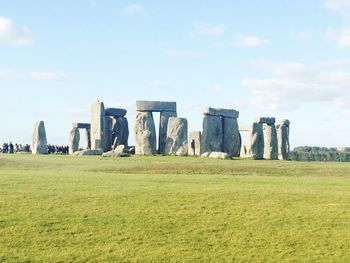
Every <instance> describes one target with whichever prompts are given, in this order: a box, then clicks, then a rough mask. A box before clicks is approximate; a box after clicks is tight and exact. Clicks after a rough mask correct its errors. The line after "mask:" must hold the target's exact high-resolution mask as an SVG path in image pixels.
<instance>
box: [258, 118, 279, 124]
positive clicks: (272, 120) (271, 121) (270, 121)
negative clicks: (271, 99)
mask: <svg viewBox="0 0 350 263" xmlns="http://www.w3.org/2000/svg"><path fill="white" fill-rule="evenodd" d="M254 122H257V123H261V124H263V123H265V124H275V122H276V119H275V118H272V117H257V118H255V121H254Z"/></svg>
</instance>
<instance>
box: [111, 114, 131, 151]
mask: <svg viewBox="0 0 350 263" xmlns="http://www.w3.org/2000/svg"><path fill="white" fill-rule="evenodd" d="M128 141H129V124H128V120H127V118H125V117H117V118H113V122H112V142H113V147H112V149H115V148H116V147H117V146H118V145H125V146H126V147H128Z"/></svg>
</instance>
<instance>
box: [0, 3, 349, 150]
mask: <svg viewBox="0 0 350 263" xmlns="http://www.w3.org/2000/svg"><path fill="white" fill-rule="evenodd" d="M349 19H350V0H319V1H316V0H310V1H305V0H304V1H301V0H294V1H291V0H289V1H286V0H280V1H275V0H274V1H272V0H270V1H269V0H267V1H257V0H256V1H243V0H241V1H233V0H231V1H103V0H94V1H93V0H91V1H88V0H86V1H82V0H81V1H78V0H77V1H72V0H71V1H63V0H62V1H19V0H18V1H14V0H12V1H4V0H0V91H1V98H2V100H1V105H2V110H1V112H0V117H1V123H2V127H1V133H0V141H10V140H12V141H15V142H20V143H27V142H28V143H30V140H31V133H32V129H33V125H34V122H35V121H37V120H44V121H45V125H46V130H47V137H48V141H49V143H55V144H56V143H57V144H67V141H68V137H69V130H70V127H71V124H72V122H89V121H90V107H91V104H92V103H93V102H94V101H95V100H97V99H99V100H101V101H104V102H105V104H106V106H108V107H124V108H127V109H128V115H127V117H128V120H129V123H130V128H131V130H133V125H134V118H135V101H136V100H170V101H177V103H178V115H179V116H181V117H186V118H188V121H189V125H190V127H189V128H190V130H200V129H201V123H202V119H203V115H202V112H203V108H204V107H206V106H213V107H226V108H235V109H237V110H239V111H240V118H239V123H240V124H247V123H250V122H252V121H253V119H254V117H255V116H275V117H276V118H277V120H280V119H284V118H287V119H290V121H291V138H290V140H291V144H292V146H298V145H320V146H348V145H349V143H348V138H350V57H349V54H350V52H349V51H350V20H349ZM133 140H134V139H133V132H131V136H130V141H131V142H133Z"/></svg>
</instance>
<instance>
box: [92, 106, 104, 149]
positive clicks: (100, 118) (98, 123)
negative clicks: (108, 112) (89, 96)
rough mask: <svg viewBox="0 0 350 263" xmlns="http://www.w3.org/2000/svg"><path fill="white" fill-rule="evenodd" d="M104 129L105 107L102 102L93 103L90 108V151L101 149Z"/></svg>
mask: <svg viewBox="0 0 350 263" xmlns="http://www.w3.org/2000/svg"><path fill="white" fill-rule="evenodd" d="M104 129H105V107H104V104H103V102H99V101H97V102H95V103H94V104H93V105H92V108H91V149H92V150H96V149H103V147H104V146H105V141H104Z"/></svg>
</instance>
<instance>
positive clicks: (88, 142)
mask: <svg viewBox="0 0 350 263" xmlns="http://www.w3.org/2000/svg"><path fill="white" fill-rule="evenodd" d="M85 140H86V149H87V150H90V149H91V130H90V128H89V129H85Z"/></svg>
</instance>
